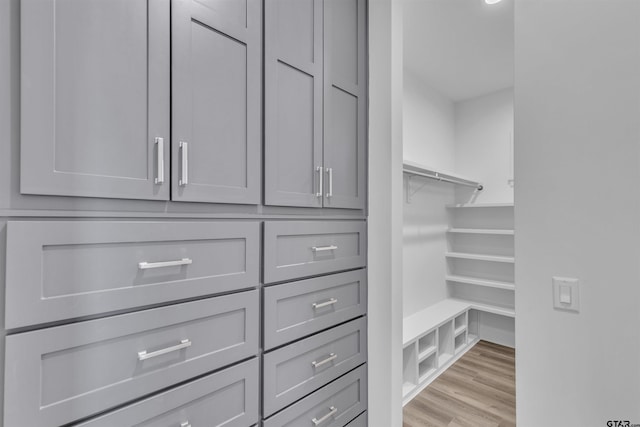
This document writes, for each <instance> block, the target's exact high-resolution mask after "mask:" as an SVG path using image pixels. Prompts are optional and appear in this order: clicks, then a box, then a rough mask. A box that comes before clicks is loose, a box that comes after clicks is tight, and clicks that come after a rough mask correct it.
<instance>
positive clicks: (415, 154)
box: [402, 68, 455, 172]
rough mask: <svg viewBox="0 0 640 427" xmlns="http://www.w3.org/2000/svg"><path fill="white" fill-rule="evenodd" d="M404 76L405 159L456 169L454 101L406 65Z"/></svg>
mask: <svg viewBox="0 0 640 427" xmlns="http://www.w3.org/2000/svg"><path fill="white" fill-rule="evenodd" d="M403 76H404V77H403V79H404V80H403V106H402V128H403V130H402V135H403V150H404V153H403V156H404V158H405V160H409V161H412V162H414V163H419V164H422V165H426V166H430V167H434V168H438V169H439V170H441V171H443V172H444V171H450V172H453V171H454V169H455V158H454V155H455V107H454V104H453V102H452V101H451V100H449V99H448V98H447V97H445V96H444V95H442V94H440V92H438V91H437V90H435V89H433V88H432V87H430V86H429V85H428V84H426V83H425V82H424V81H422V80H421V79H420V78H419V77H417V76H415V75H414V74H413V73H412V72H411V71H409V70H407V69H406V68H405V69H404V74H403Z"/></svg>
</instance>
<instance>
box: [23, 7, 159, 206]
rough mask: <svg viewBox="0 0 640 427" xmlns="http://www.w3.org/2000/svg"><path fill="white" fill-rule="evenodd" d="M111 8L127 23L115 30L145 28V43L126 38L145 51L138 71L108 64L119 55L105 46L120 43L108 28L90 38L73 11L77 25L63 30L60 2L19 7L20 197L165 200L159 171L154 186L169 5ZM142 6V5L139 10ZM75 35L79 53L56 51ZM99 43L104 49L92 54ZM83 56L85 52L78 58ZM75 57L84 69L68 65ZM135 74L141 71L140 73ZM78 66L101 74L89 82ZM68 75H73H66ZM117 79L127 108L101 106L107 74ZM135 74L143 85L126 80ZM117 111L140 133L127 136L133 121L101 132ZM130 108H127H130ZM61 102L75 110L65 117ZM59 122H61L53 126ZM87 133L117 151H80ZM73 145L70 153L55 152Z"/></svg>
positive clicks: (66, 15)
mask: <svg viewBox="0 0 640 427" xmlns="http://www.w3.org/2000/svg"><path fill="white" fill-rule="evenodd" d="M121 3H122V4H126V5H127V8H128V9H127V10H130V16H131V19H132V20H135V21H136V22H134V23H132V22H128V23H127V24H128V26H126V24H124V23H123V24H121V27H122V28H120V31H136V30H139V29H138V28H136V25H137V23H139V25H140V26H144V27H145V28H146V36H145V39H144V40H135V41H134V42H136V43H137V45H138V46H137V48H141V46H142V45H144V46H145V47H144V49H146V58H145V60H144V61H143V62H144V65H143V66H141V65H140V64H139V63H136V64H133V62H134V61H128V63H129V66H130V67H131V69H129V70H127V69H126V67H118V69H117V70H116V67H113V63H114V62H115V63H121V62H122V61H123V58H122V57H121V55H126V53H122V52H120V51H119V50H117V49H115V48H114V47H113V46H109V44H110V43H111V44H112V45H113V44H117V43H118V42H121V41H119V40H118V37H124V36H121V35H120V34H115V30H114V34H113V37H109V38H106V41H105V39H103V38H102V36H100V37H98V36H96V34H94V33H92V31H97V30H94V28H93V27H94V26H93V25H92V24H91V23H90V22H86V21H85V18H86V17H84V16H82V11H79V12H77V13H76V14H77V15H79V16H76V17H75V22H77V25H71V26H69V25H68V24H69V22H74V16H73V15H74V13H75V12H73V10H70V9H68V7H69V5H67V10H63V11H58V10H57V9H56V8H57V7H62V4H57V3H56V2H55V1H53V0H46V1H30V2H24V3H21V12H20V15H21V18H20V19H21V46H20V49H21V165H20V191H21V193H23V194H40V195H59V196H86V197H104V198H122V199H149V200H168V199H169V185H168V175H167V174H166V173H165V177H164V178H165V179H164V182H162V181H163V180H162V179H160V180H159V181H160V182H156V181H157V179H158V178H159V177H161V176H162V169H165V172H166V169H168V167H166V165H167V164H168V163H167V160H168V159H169V137H170V135H169V120H170V116H169V102H170V101H169V98H170V93H169V84H170V77H169V71H170V68H169V67H170V65H169V47H170V41H169V32H168V31H167V28H169V19H170V18H169V0H154V1H150V2H142V1H140V0H138V1H137V2H133V1H131V2H130V3H129V2H121ZM142 3H144V4H145V6H144V7H145V11H144V12H143V11H142ZM114 4H115V3H114ZM122 4H121V5H122ZM86 7H92V6H86ZM116 15H117V13H116V12H114V16H116ZM101 19H102V18H101ZM114 19H116V18H114ZM59 20H63V22H61V23H60V22H58V21H59ZM64 20H66V21H67V24H65V23H64ZM139 31H142V30H139ZM75 33H86V34H87V37H86V38H84V42H85V43H86V45H85V46H80V47H77V46H72V47H69V46H68V45H67V46H65V45H64V41H65V39H73V40H76V39H77V37H76V36H77V35H74V34H75ZM138 35H140V34H139V33H138ZM56 43H60V44H59V45H58V44H56ZM105 43H106V46H108V47H111V48H112V49H111V50H109V49H106V50H105V49H103V48H101V47H100V46H101V44H102V45H105ZM136 43H132V45H133V44H136ZM83 50H84V51H83ZM133 50H135V47H131V48H130V52H129V53H131V52H133ZM92 51H93V52H92ZM96 51H98V52H99V53H96ZM116 51H118V52H117V53H115V52H116ZM84 52H88V53H90V54H88V55H85V53H84ZM131 54H133V53H131ZM109 55H112V56H114V57H112V58H110V57H109ZM116 55H117V56H116ZM80 57H82V59H83V61H84V62H82V63H81V64H79V65H76V64H75V62H81V61H80V60H79V58H80ZM138 59H139V58H138ZM80 66H81V67H84V68H80ZM136 66H138V68H135V67H136ZM142 67H144V69H143V70H140V68H142ZM60 68H62V71H63V72H62V73H61V72H60ZM87 69H89V70H96V69H97V70H105V71H104V75H100V73H98V75H97V77H96V74H95V73H92V72H89V71H86V70H87ZM83 71H84V72H86V74H83ZM73 72H78V74H77V75H76V76H73V75H70V73H73ZM119 73H123V74H124V73H126V74H127V77H129V79H128V80H127V82H128V83H129V84H130V85H131V88H128V89H131V90H124V89H123V88H119V89H117V90H116V92H120V93H123V94H125V95H126V96H130V99H129V100H128V101H131V102H128V101H127V102H124V101H122V100H118V99H111V100H110V99H108V96H105V94H109V93H110V87H112V85H113V84H114V81H115V80H117V79H116V76H115V75H116V74H118V76H119ZM142 75H143V76H144V77H143V79H144V82H143V83H140V82H139V81H137V82H136V81H135V80H136V79H137V80H140V79H141V78H142V77H141V76H142ZM118 78H119V77H118ZM104 81H109V82H110V84H111V86H107V85H108V84H109V83H105V84H104V86H103V82H104ZM59 86H60V87H59ZM141 86H144V87H141ZM83 88H84V89H83ZM112 89H113V88H112ZM87 91H89V92H91V93H87ZM132 92H133V93H132ZM139 92H140V93H139ZM141 92H144V94H145V95H144V98H143V101H140V96H142V95H141ZM105 98H106V99H105ZM134 101H137V102H134ZM123 104H124V105H125V106H126V108H127V110H126V112H125V113H124V114H126V115H133V116H135V115H138V116H140V121H143V122H144V123H146V129H143V130H141V129H138V128H135V129H134V128H133V127H132V126H133V125H132V123H133V121H135V120H136V119H135V118H134V119H132V120H130V123H129V124H128V125H127V124H125V125H123V128H120V129H117V128H118V127H116V126H108V122H107V123H106V125H105V123H103V122H105V121H106V120H104V117H105V115H107V117H108V116H109V115H111V116H116V118H112V119H111V121H114V120H119V119H118V118H117V116H118V115H122V114H123V112H122V105H123ZM133 104H136V105H137V107H138V108H137V110H134V107H133V106H132V105H133ZM70 105H73V106H74V108H75V110H74V111H76V110H77V111H78V112H77V113H74V112H72V113H68V112H67V111H65V106H66V107H68V108H71V107H69V106H70ZM142 105H143V106H142ZM94 112H95V114H93V113H94ZM65 116H67V119H68V120H66V121H64V120H62V119H60V120H62V121H59V120H58V118H59V117H65ZM69 116H70V117H71V119H69ZM82 118H84V120H82ZM76 119H77V120H76ZM129 125H130V126H129ZM127 126H129V127H128V128H127ZM87 133H92V134H93V135H96V136H95V140H98V141H100V144H107V143H108V142H109V140H110V138H114V137H116V136H117V135H120V137H122V138H120V139H117V140H116V141H115V142H119V144H120V145H122V149H121V150H117V149H116V150H114V149H111V148H107V147H105V148H103V149H102V150H101V152H100V153H99V154H95V152H93V151H91V150H90V151H89V152H88V153H83V152H82V150H81V147H82V139H83V138H86V137H87V136H86V134H87ZM140 133H144V134H145V137H144V138H143V137H141V136H140ZM83 134H84V136H83ZM114 135H116V136H114ZM158 137H159V138H162V143H157V140H156V138H158ZM124 138H132V140H134V141H135V144H136V145H135V146H134V147H131V146H130V145H129V146H127V144H129V142H128V141H124V140H123V139H124ZM112 141H113V140H112ZM65 143H66V144H67V146H66V147H65V145H64V144H65ZM138 144H139V145H138ZM73 147H76V148H77V152H65V150H67V151H70V149H71V148H73ZM132 148H133V149H132ZM136 154H137V155H138V157H140V159H139V162H138V163H135V166H134V167H133V168H132V165H131V164H128V165H126V166H125V165H124V164H125V163H126V159H131V157H132V156H134V157H135V155H136ZM83 156H84V157H83ZM123 159H124V160H123ZM130 163H131V162H130ZM134 169H135V170H134Z"/></svg>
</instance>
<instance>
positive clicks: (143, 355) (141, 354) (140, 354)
mask: <svg viewBox="0 0 640 427" xmlns="http://www.w3.org/2000/svg"><path fill="white" fill-rule="evenodd" d="M187 347H191V341H189V340H182V341H180V344H178V345H174V346H172V347H167V348H163V349H162V350H158V351H152V352H151V353H147V350H144V351H141V352H138V360H139V361H143V360H147V359H151V358H152V357H158V356H162V355H163V354H167V353H171V352H174V351H178V350H182V349H183V348H187Z"/></svg>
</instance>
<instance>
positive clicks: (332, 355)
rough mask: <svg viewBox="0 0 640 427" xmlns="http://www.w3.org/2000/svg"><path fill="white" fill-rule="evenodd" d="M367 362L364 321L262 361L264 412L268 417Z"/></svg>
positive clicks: (349, 324)
mask: <svg viewBox="0 0 640 427" xmlns="http://www.w3.org/2000/svg"><path fill="white" fill-rule="evenodd" d="M366 360H367V320H366V318H365V317H361V318H359V319H355V320H352V321H351V322H349V323H345V324H343V325H341V326H337V327H335V328H333V329H329V330H328V331H325V332H321V333H319V334H316V335H314V336H312V337H310V338H305V339H303V340H301V341H298V342H294V343H292V344H289V345H288V346H286V347H282V348H279V349H277V350H274V351H272V352H269V353H266V354H265V355H264V357H263V375H264V381H263V393H262V398H263V408H264V415H265V416H268V415H271V414H273V413H275V412H277V411H278V410H280V409H282V408H284V407H285V406H287V405H289V404H291V403H293V402H295V401H296V400H298V399H299V398H301V397H303V396H305V395H307V394H309V393H311V392H313V391H314V390H316V389H317V388H319V387H321V386H323V385H324V384H327V383H329V382H330V381H333V380H334V379H336V378H338V377H339V376H341V375H343V374H345V373H347V372H349V371H350V370H352V369H354V368H356V367H357V366H359V365H361V364H363V363H364V362H366Z"/></svg>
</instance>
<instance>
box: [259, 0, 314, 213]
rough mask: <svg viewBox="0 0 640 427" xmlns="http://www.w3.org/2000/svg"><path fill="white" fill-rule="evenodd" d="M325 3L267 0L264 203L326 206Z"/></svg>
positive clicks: (307, 0)
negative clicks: (323, 150) (324, 129)
mask: <svg viewBox="0 0 640 427" xmlns="http://www.w3.org/2000/svg"><path fill="white" fill-rule="evenodd" d="M322 13H323V11H322V1H321V0H265V183H264V185H265V204H267V205H279V206H308V207H322V194H323V191H322V183H323V182H322V181H323V180H322V178H323V175H324V172H323V162H322V83H323V82H322V57H323V51H322V31H323V29H322V25H323V24H322V21H323V17H322Z"/></svg>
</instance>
